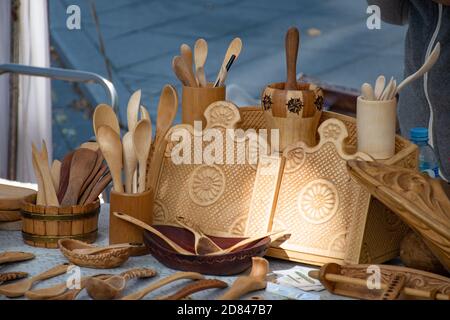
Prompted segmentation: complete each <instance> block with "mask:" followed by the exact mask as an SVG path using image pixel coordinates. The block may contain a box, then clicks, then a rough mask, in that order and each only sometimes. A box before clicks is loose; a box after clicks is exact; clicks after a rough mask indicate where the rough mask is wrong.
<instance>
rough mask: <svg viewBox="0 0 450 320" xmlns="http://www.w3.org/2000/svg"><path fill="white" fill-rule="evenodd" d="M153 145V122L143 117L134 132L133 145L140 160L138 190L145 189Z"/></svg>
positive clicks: (142, 190)
mask: <svg viewBox="0 0 450 320" xmlns="http://www.w3.org/2000/svg"><path fill="white" fill-rule="evenodd" d="M151 145H152V123H151V122H150V121H149V120H147V119H142V120H140V121H139V122H138V124H137V125H136V128H135V129H134V132H133V146H134V152H135V153H136V157H137V160H138V162H139V177H138V181H139V184H138V192H144V191H145V178H146V172H147V160H148V154H149V152H150V147H151Z"/></svg>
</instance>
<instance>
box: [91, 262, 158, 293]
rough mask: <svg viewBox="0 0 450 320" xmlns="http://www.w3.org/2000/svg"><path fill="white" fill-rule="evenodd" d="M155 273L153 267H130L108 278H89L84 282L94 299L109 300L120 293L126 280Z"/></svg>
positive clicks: (150, 275) (152, 275)
mask: <svg viewBox="0 0 450 320" xmlns="http://www.w3.org/2000/svg"><path fill="white" fill-rule="evenodd" d="M155 275H156V271H155V270H153V269H147V268H138V269H131V270H128V271H125V272H122V273H121V274H120V275H118V276H112V277H111V278H108V279H99V278H90V279H88V280H87V282H86V290H87V293H88V294H89V296H90V297H91V298H92V299H94V300H111V299H114V298H116V297H118V296H119V295H120V294H121V293H122V291H123V290H124V289H125V286H126V283H127V281H128V280H130V279H133V278H150V277H154V276H155Z"/></svg>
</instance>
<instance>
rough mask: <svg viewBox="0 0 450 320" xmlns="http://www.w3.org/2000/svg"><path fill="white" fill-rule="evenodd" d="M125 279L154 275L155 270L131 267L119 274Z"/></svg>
mask: <svg viewBox="0 0 450 320" xmlns="http://www.w3.org/2000/svg"><path fill="white" fill-rule="evenodd" d="M120 275H121V276H122V277H124V278H125V280H127V281H128V280H130V279H134V278H150V277H154V276H156V271H155V270H153V269H148V268H136V269H131V270H128V271H125V272H122V273H121V274H120Z"/></svg>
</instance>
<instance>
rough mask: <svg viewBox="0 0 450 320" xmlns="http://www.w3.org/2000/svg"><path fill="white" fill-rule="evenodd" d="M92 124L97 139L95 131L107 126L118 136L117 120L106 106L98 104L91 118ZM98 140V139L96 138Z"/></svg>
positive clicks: (111, 110)
mask: <svg viewBox="0 0 450 320" xmlns="http://www.w3.org/2000/svg"><path fill="white" fill-rule="evenodd" d="M92 124H93V126H94V133H95V136H96V137H97V131H98V129H99V128H100V127H102V126H109V127H110V128H111V129H112V130H113V131H114V132H115V133H117V135H119V136H120V126H119V120H117V116H116V114H115V113H114V110H113V108H112V107H111V106H108V105H107V104H99V105H98V106H97V107H96V108H95V111H94V116H93V117H92ZM97 140H98V137H97Z"/></svg>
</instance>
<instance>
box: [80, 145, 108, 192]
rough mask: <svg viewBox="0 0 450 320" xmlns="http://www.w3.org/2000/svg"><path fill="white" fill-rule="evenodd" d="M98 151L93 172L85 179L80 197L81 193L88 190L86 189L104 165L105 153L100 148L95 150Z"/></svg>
mask: <svg viewBox="0 0 450 320" xmlns="http://www.w3.org/2000/svg"><path fill="white" fill-rule="evenodd" d="M95 152H96V153H97V159H96V160H95V165H94V168H93V169H92V171H91V174H90V175H89V177H88V178H87V179H86V180H85V181H84V183H83V186H82V187H81V190H80V197H81V195H82V194H83V193H84V191H86V189H87V188H88V187H89V186H90V185H91V183H92V182H93V180H94V178H95V176H96V175H97V173H98V171H99V170H100V169H101V168H102V166H103V160H104V158H103V155H102V151H101V150H100V149H98V150H97V151H95Z"/></svg>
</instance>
